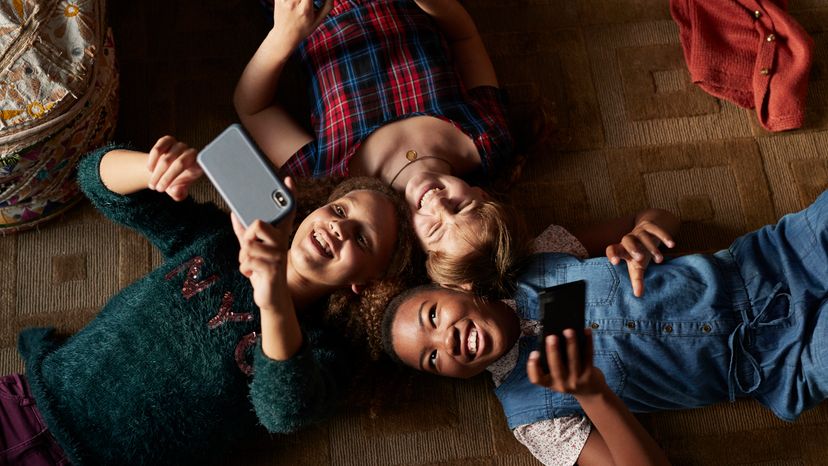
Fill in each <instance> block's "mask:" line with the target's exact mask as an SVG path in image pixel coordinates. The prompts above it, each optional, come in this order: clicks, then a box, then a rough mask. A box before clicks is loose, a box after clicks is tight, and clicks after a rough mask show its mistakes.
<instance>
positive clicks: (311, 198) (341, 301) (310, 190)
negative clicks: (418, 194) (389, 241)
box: [294, 177, 426, 360]
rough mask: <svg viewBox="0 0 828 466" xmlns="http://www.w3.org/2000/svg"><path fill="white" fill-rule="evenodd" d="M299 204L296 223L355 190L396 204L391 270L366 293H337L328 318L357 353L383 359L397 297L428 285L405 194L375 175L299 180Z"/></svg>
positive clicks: (340, 291)
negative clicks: (385, 324) (386, 317)
mask: <svg viewBox="0 0 828 466" xmlns="http://www.w3.org/2000/svg"><path fill="white" fill-rule="evenodd" d="M295 182H296V188H297V189H296V193H295V195H296V201H297V204H298V208H297V212H296V220H295V222H294V223H295V224H297V225H298V224H299V223H301V221H302V219H303V218H304V217H306V216H307V215H308V214H310V213H311V212H312V211H314V210H315V209H317V208H319V207H321V206H322V205H324V204H326V203H330V202H332V201H335V200H336V199H339V198H341V197H342V196H344V195H346V194H348V193H349V192H351V191H358V190H369V191H376V192H379V193H381V194H383V195H385V196H386V197H387V198H388V199H389V200H391V202H392V204H393V205H394V213H395V217H396V218H395V223H396V227H397V240H396V242H395V244H394V249H393V251H394V252H393V254H392V256H391V261H390V262H389V264H388V267H386V268H385V273H384V275H383V276H382V277H380V278H378V279H376V280H374V281H372V282H370V283H368V284H367V285H366V286H365V287H364V289H363V290H362V292H361V293H360V294H358V295H357V294H354V293H353V292H352V291H351V290H350V289H342V290H339V291H337V292H335V293H333V294H332V295H331V296H330V297H329V299H328V303H327V304H328V305H327V306H326V307H325V311H324V318H325V320H326V322H327V323H328V324H329V325H332V326H333V327H335V328H337V329H339V331H340V333H341V334H342V335H344V336H345V337H346V338H347V339H348V340H349V341H351V343H352V344H353V346H354V347H355V348H356V349H360V350H365V352H366V353H365V355H366V356H367V357H369V358H371V359H374V360H375V359H377V358H378V357H379V356H380V355H381V353H382V330H381V327H382V316H383V313H384V312H385V307H386V305H387V304H388V302H389V301H390V300H391V298H392V297H393V296H395V295H397V294H399V293H400V291H402V290H404V289H406V288H408V287H410V286H411V285H412V284H416V283H418V282H421V281H422V277H424V276H425V275H426V274H425V271H424V269H423V265H422V264H423V262H424V257H423V255H422V252H420V249H419V248H418V247H417V243H416V239H415V237H414V230H413V228H412V227H411V220H410V216H409V211H408V206H407V204H406V203H405V200H404V199H403V198H402V196H401V195H400V194H399V193H397V192H396V191H394V190H393V189H391V188H390V187H389V186H387V185H385V183H383V182H382V181H380V180H378V179H376V178H371V177H353V178H344V179H343V178H323V179H297V180H295Z"/></svg>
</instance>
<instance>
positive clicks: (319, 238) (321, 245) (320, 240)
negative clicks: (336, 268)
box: [310, 230, 334, 259]
mask: <svg viewBox="0 0 828 466" xmlns="http://www.w3.org/2000/svg"><path fill="white" fill-rule="evenodd" d="M310 240H311V244H313V246H314V247H315V248H316V250H317V251H319V254H320V255H322V256H324V257H327V258H329V259H333V257H334V255H333V251H332V250H331V245H330V243H328V239H327V238H326V237H325V235H324V234H322V233H320V232H318V231H316V230H314V231H313V232H311V235H310Z"/></svg>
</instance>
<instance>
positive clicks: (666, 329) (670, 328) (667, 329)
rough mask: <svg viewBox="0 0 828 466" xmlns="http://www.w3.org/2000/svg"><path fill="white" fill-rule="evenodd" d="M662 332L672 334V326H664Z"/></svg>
mask: <svg viewBox="0 0 828 466" xmlns="http://www.w3.org/2000/svg"><path fill="white" fill-rule="evenodd" d="M664 331H665V332H667V333H673V326H672V325H670V324H667V325H665V326H664Z"/></svg>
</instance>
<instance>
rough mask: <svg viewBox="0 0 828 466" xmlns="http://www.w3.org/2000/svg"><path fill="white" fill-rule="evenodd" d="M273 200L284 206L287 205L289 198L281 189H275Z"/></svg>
mask: <svg viewBox="0 0 828 466" xmlns="http://www.w3.org/2000/svg"><path fill="white" fill-rule="evenodd" d="M273 200H274V201H276V203H277V204H279V205H280V206H282V207H284V206H286V205H287V199H285V195H284V194H282V192H281V191H273Z"/></svg>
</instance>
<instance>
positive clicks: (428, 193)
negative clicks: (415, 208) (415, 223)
mask: <svg viewBox="0 0 828 466" xmlns="http://www.w3.org/2000/svg"><path fill="white" fill-rule="evenodd" d="M440 190H441V188H431V189H429V190H428V191H426V193H425V194H423V197H422V199H420V208H422V207H423V204H425V203H426V202H427V201H428V200H429V199H430V198H431V196H433V195H434V193H436V192H437V191H440Z"/></svg>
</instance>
